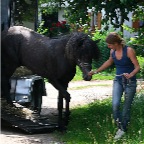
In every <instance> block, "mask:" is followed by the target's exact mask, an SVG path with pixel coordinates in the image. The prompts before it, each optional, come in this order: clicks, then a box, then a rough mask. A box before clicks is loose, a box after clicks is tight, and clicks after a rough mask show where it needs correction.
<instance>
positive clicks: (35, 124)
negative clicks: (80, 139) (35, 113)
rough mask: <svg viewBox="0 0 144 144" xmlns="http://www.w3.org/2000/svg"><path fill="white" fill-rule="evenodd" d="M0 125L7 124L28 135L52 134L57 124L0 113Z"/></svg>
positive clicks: (46, 120) (42, 119) (45, 120)
mask: <svg viewBox="0 0 144 144" xmlns="http://www.w3.org/2000/svg"><path fill="white" fill-rule="evenodd" d="M1 120H2V121H1V124H2V123H3V122H6V123H8V124H9V125H10V126H12V127H15V128H18V129H20V130H22V131H23V132H26V133H28V134H34V133H46V132H52V131H54V130H57V129H58V124H57V123H54V122H51V121H50V119H48V118H43V117H39V118H37V119H33V120H31V119H26V118H22V117H20V116H18V115H14V114H10V113H7V112H5V111H4V110H2V111H1Z"/></svg>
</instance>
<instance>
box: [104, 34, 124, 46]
mask: <svg viewBox="0 0 144 144" xmlns="http://www.w3.org/2000/svg"><path fill="white" fill-rule="evenodd" d="M106 43H108V44H115V43H118V44H122V45H125V41H124V39H123V38H122V37H121V36H120V35H119V34H118V33H116V32H110V33H109V34H108V36H107V37H106Z"/></svg>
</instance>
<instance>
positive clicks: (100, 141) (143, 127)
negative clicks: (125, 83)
mask: <svg viewBox="0 0 144 144" xmlns="http://www.w3.org/2000/svg"><path fill="white" fill-rule="evenodd" d="M111 101H112V100H111V98H109V99H105V100H103V101H98V100H97V101H95V102H94V103H91V104H89V105H85V106H82V107H76V108H74V109H72V110H71V117H70V122H69V125H68V129H67V132H66V133H65V134H63V135H59V136H60V139H61V140H62V141H64V142H65V143H66V144H144V91H143V92H141V93H139V94H138V95H137V96H136V98H135V101H134V103H133V105H132V114H131V124H130V125H129V129H128V132H127V134H126V135H125V136H124V137H123V138H122V139H121V140H118V141H114V140H113V136H114V135H115V132H116V130H117V129H116V126H115V124H114V121H113V118H112V104H111Z"/></svg>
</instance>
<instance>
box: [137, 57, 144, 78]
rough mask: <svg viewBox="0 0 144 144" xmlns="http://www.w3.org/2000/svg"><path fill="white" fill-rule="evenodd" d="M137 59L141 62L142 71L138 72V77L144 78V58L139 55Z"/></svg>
mask: <svg viewBox="0 0 144 144" xmlns="http://www.w3.org/2000/svg"><path fill="white" fill-rule="evenodd" d="M137 59H138V62H139V64H140V72H139V73H138V77H139V78H142V79H144V58H143V57H140V56H139V57H137Z"/></svg>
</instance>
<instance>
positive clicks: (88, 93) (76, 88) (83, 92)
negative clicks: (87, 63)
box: [0, 80, 112, 144]
mask: <svg viewBox="0 0 144 144" xmlns="http://www.w3.org/2000/svg"><path fill="white" fill-rule="evenodd" d="M46 90H47V96H43V104H42V112H41V115H48V114H49V113H50V112H51V113H52V112H54V111H56V109H57V96H58V91H57V90H56V89H55V88H54V87H53V86H52V85H51V84H49V83H48V84H46ZM68 92H69V93H70V94H71V102H70V108H73V107H75V106H79V105H84V104H87V103H90V102H93V101H94V100H97V99H104V98H108V97H109V96H111V92H112V81H98V80H95V81H90V82H89V81H78V82H70V83H69V88H68ZM0 144H62V143H61V142H59V140H58V139H57V137H56V135H55V134H54V133H45V134H33V135H27V134H24V133H22V132H20V131H16V130H15V129H13V128H6V127H5V128H2V129H1V135H0Z"/></svg>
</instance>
